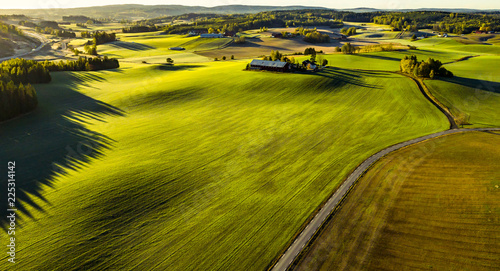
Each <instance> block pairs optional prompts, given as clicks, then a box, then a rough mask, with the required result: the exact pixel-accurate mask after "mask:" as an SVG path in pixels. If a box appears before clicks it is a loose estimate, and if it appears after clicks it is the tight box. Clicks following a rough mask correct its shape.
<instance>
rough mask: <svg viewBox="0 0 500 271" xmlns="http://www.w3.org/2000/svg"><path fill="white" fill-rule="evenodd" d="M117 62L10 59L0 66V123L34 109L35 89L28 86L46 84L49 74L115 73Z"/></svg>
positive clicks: (35, 102) (90, 59) (114, 60)
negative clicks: (78, 72) (63, 72)
mask: <svg viewBox="0 0 500 271" xmlns="http://www.w3.org/2000/svg"><path fill="white" fill-rule="evenodd" d="M119 66H120V65H119V63H118V60H116V59H114V58H113V59H109V58H108V57H106V56H105V57H103V58H98V57H95V58H86V57H80V58H79V59H78V60H66V61H64V60H61V61H58V62H52V61H48V60H45V61H43V62H38V61H34V60H25V59H18V58H16V59H11V60H7V61H4V62H2V63H0V101H1V102H0V103H1V104H0V106H1V107H0V121H3V120H7V119H10V118H14V117H16V116H19V115H21V114H24V113H26V112H29V111H31V110H33V109H35V107H36V106H37V104H38V102H37V98H36V91H35V88H34V87H33V86H32V85H31V84H38V83H48V82H50V81H51V80H52V77H51V76H50V72H51V71H97V70H106V69H115V68H118V67H119Z"/></svg>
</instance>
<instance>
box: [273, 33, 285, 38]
mask: <svg viewBox="0 0 500 271" xmlns="http://www.w3.org/2000/svg"><path fill="white" fill-rule="evenodd" d="M271 38H283V34H281V33H271Z"/></svg>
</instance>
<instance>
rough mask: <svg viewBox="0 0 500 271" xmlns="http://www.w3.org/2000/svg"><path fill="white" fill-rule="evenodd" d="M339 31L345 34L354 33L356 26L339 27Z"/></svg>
mask: <svg viewBox="0 0 500 271" xmlns="http://www.w3.org/2000/svg"><path fill="white" fill-rule="evenodd" d="M340 33H342V34H344V35H346V36H351V35H356V27H349V28H347V27H344V28H342V29H340Z"/></svg>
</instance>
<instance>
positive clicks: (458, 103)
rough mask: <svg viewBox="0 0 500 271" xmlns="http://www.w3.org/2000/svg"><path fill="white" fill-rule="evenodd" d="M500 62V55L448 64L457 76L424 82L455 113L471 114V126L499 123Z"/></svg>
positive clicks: (496, 124)
mask: <svg viewBox="0 0 500 271" xmlns="http://www.w3.org/2000/svg"><path fill="white" fill-rule="evenodd" d="M498 61H500V57H499V56H480V57H474V58H470V59H468V60H465V61H460V62H456V63H451V64H448V65H447V67H448V68H449V69H450V70H452V71H453V72H454V73H455V77H453V78H450V79H446V80H426V81H425V84H426V85H427V86H428V87H429V89H430V91H431V92H432V93H433V95H434V96H435V97H436V98H438V99H439V100H440V101H441V102H442V103H443V104H444V105H445V106H447V107H448V108H450V110H451V112H452V113H453V114H454V115H455V116H459V115H461V114H466V115H468V117H469V123H470V124H471V126H470V127H491V126H499V125H500V106H498V105H499V103H500V80H499V78H498V74H499V72H500V69H499V68H498ZM485 67H488V68H487V69H485ZM467 127H469V126H467Z"/></svg>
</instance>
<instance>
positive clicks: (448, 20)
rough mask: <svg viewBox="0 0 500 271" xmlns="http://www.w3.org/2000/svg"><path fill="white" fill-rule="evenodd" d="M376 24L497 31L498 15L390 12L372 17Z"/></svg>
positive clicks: (414, 28)
mask: <svg viewBox="0 0 500 271" xmlns="http://www.w3.org/2000/svg"><path fill="white" fill-rule="evenodd" d="M373 22H374V23H377V24H384V25H390V26H391V27H392V29H393V30H396V31H400V30H403V29H406V30H409V31H417V30H418V29H423V28H431V29H433V30H435V31H441V32H448V33H455V34H467V33H471V32H473V31H477V30H480V31H499V30H500V17H499V16H497V15H496V14H494V13H491V14H490V13H486V14H482V13H454V12H451V13H450V12H441V11H412V12H390V13H384V14H381V15H379V16H376V17H374V18H373Z"/></svg>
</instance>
